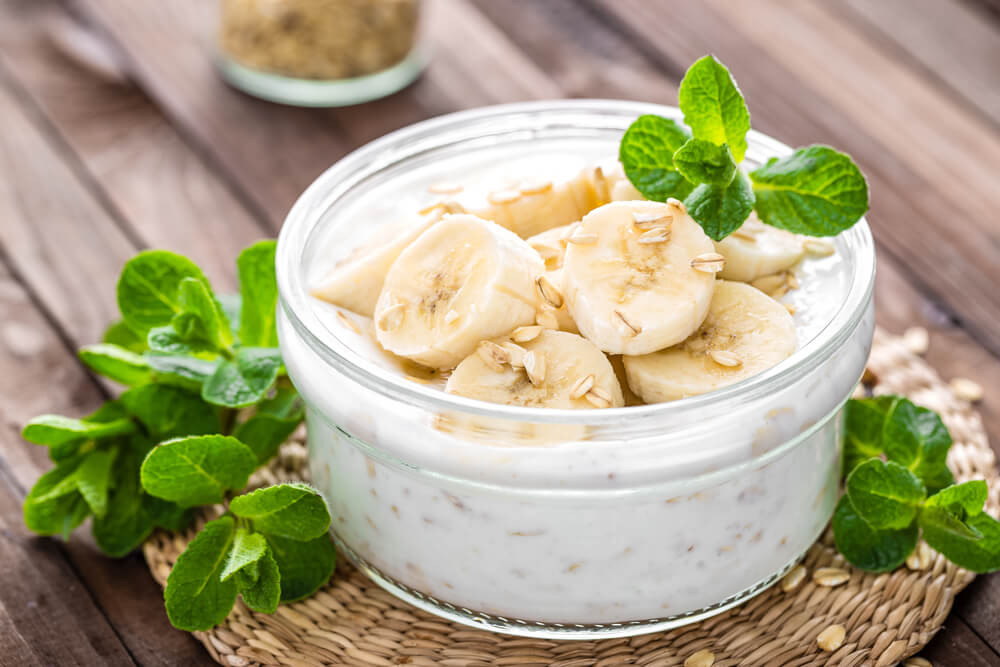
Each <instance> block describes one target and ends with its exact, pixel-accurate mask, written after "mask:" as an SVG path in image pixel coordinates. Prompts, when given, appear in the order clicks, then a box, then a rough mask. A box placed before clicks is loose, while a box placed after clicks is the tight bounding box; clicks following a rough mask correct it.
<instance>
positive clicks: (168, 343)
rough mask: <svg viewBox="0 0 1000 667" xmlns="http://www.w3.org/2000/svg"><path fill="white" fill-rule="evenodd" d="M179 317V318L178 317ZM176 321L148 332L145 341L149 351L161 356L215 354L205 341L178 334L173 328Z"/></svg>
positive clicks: (214, 349)
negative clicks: (161, 354)
mask: <svg viewBox="0 0 1000 667" xmlns="http://www.w3.org/2000/svg"><path fill="white" fill-rule="evenodd" d="M181 315H184V313H182V314H181ZM179 317H181V316H180V315H178V318H179ZM176 320H177V318H175V323H174V324H170V325H167V326H164V327H153V328H152V329H150V330H149V335H148V336H147V337H146V341H147V343H148V345H149V349H150V350H152V351H153V352H159V353H163V354H179V355H196V354H197V355H214V354H215V353H216V348H215V347H214V346H213V345H211V344H210V343H208V342H207V341H205V340H201V339H199V338H185V337H184V336H182V335H181V334H179V333H178V332H177V329H176V328H174V327H175V324H176ZM194 321H196V320H194Z"/></svg>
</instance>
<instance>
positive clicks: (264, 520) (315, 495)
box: [229, 482, 330, 542]
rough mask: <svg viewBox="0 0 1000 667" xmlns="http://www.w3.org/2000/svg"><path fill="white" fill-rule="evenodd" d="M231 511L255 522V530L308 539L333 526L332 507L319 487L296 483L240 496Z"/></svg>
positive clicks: (321, 533)
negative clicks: (319, 490)
mask: <svg viewBox="0 0 1000 667" xmlns="http://www.w3.org/2000/svg"><path fill="white" fill-rule="evenodd" d="M229 510H230V511H231V512H232V513H233V514H235V515H236V516H238V517H240V518H242V519H249V520H250V521H252V522H253V527H254V530H258V531H260V532H262V533H265V534H267V535H268V536H270V535H277V536H279V537H286V538H288V539H290V540H298V541H300V542H307V541H309V540H314V539H316V538H317V537H320V536H321V535H325V534H326V531H327V530H329V529H330V510H329V509H328V508H327V506H326V501H325V500H324V499H323V496H321V495H320V494H319V492H318V491H316V489H314V488H312V487H311V486H309V485H308V484H301V483H298V482H292V483H288V484H278V485H276V486H268V487H265V488H263V489H257V490H256V491H253V492H252V493H248V494H246V495H242V496H237V497H235V498H233V499H232V501H230V503H229Z"/></svg>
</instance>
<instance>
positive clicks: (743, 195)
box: [684, 171, 754, 241]
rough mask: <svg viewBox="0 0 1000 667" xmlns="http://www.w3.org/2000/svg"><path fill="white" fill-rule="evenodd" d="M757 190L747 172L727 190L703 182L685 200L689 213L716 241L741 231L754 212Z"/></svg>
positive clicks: (733, 181) (738, 175)
mask: <svg viewBox="0 0 1000 667" xmlns="http://www.w3.org/2000/svg"><path fill="white" fill-rule="evenodd" d="M753 201H754V200H753V190H751V189H750V182H749V181H748V180H747V177H746V176H745V175H744V174H743V172H739V171H738V172H737V173H736V176H735V177H734V178H733V180H732V182H731V183H730V184H729V185H728V186H725V187H722V186H716V185H709V184H707V183H703V184H701V185H699V186H698V187H696V188H695V189H694V191H693V192H691V194H689V195H688V196H687V198H686V199H685V200H684V205H685V206H687V210H688V214H689V215H690V216H691V217H692V218H694V220H695V222H697V223H698V224H699V225H701V228H702V229H703V230H705V233H706V234H708V236H709V237H710V238H712V239H714V240H715V241H721V240H722V239H724V238H726V237H727V236H729V234H731V233H732V232H734V231H736V230H737V229H739V227H740V225H742V224H743V221H744V220H746V219H747V217H748V216H749V215H750V211H752V210H753Z"/></svg>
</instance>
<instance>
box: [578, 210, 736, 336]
mask: <svg viewBox="0 0 1000 667" xmlns="http://www.w3.org/2000/svg"><path fill="white" fill-rule="evenodd" d="M576 233H577V234H591V235H593V236H596V239H595V240H594V242H593V243H590V244H586V245H585V244H578V243H570V244H569V245H568V246H567V248H566V257H565V260H564V264H563V272H564V277H563V291H564V294H565V298H566V302H567V304H568V306H569V312H570V314H571V315H572V317H573V320H574V322H575V323H576V326H577V327H579V329H580V332H581V333H582V334H583V336H585V337H586V338H588V339H590V340H591V341H593V342H594V344H596V345H597V346H598V347H599V348H601V349H602V350H604V351H605V352H608V353H609V354H632V355H637V354H646V353H648V352H654V351H656V350H661V349H663V348H665V347H669V346H670V345H674V344H676V343H679V342H681V341H683V340H684V339H685V338H687V337H688V336H689V335H691V334H692V333H693V332H694V331H695V330H696V329H697V328H698V326H699V325H700V324H701V322H702V320H703V319H705V314H706V313H707V312H708V306H709V303H710V302H711V299H712V290H713V288H714V287H715V274H714V271H715V270H717V269H718V268H719V265H720V264H721V259H722V258H721V257H718V259H717V260H716V259H714V258H716V257H717V255H716V254H715V252H714V250H715V249H714V246H713V245H712V240H711V239H709V238H708V237H707V236H706V235H705V232H703V231H702V229H701V227H699V226H698V223H696V222H695V221H694V220H692V219H691V217H690V216H688V214H687V211H686V210H685V209H684V205H683V204H681V203H680V202H678V201H676V200H671V203H669V204H661V203H658V202H646V201H630V202H612V203H610V204H607V205H605V206H602V207H600V208H598V209H596V210H594V211H591V212H590V213H588V214H587V215H586V216H585V217H584V219H583V220H582V221H581V223H580V229H579V230H578V231H577V232H576ZM709 260H712V261H709ZM696 266H697V267H698V268H695V267H696Z"/></svg>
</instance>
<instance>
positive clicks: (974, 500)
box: [924, 479, 989, 517]
mask: <svg viewBox="0 0 1000 667" xmlns="http://www.w3.org/2000/svg"><path fill="white" fill-rule="evenodd" d="M988 497H989V489H988V488H987V487H986V482H984V481H983V480H981V479H975V480H972V481H971V482H962V483H961V484H955V485H953V486H949V487H947V488H944V489H941V490H940V491H938V492H937V493H935V494H934V495H933V496H931V497H930V498H928V499H927V502H926V503H924V506H925V507H941V508H944V509H946V510H948V511H949V512H951V513H952V514H954V515H958V516H963V517H964V516H975V515H976V514H979V513H980V512H982V511H983V506H984V505H985V504H986V499H987V498H988Z"/></svg>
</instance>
